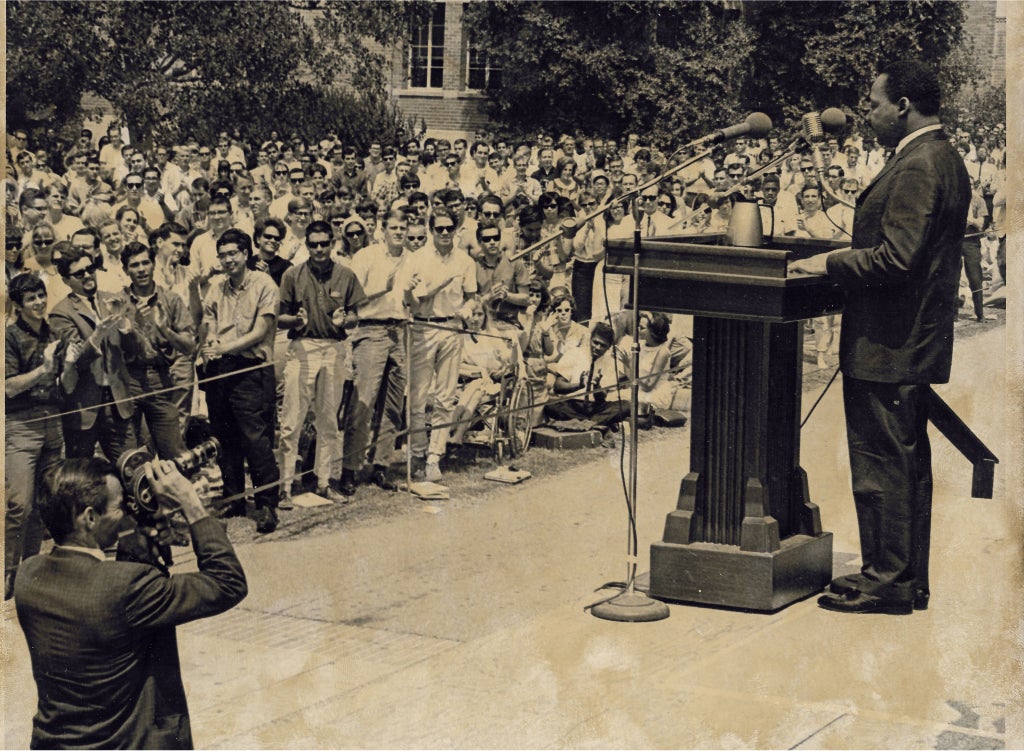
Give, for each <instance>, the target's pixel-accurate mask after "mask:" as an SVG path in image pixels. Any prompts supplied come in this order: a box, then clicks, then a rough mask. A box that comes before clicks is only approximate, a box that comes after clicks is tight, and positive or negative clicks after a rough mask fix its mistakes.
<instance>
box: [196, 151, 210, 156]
mask: <svg viewBox="0 0 1024 751" xmlns="http://www.w3.org/2000/svg"><path fill="white" fill-rule="evenodd" d="M199 156H213V152H212V151H200V152H199Z"/></svg>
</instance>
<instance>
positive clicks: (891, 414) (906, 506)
mask: <svg viewBox="0 0 1024 751" xmlns="http://www.w3.org/2000/svg"><path fill="white" fill-rule="evenodd" d="M929 389H930V386H928V385H919V384H892V383H876V382H873V381H862V380H859V379H856V378H849V377H847V376H845V375H844V376H843V405H844V408H845V411H846V433H847V441H848V443H849V448H850V471H851V474H852V477H853V499H854V503H855V504H856V507H857V523H858V526H859V528H860V547H861V559H862V561H863V567H862V569H861V571H862V574H863V576H864V578H865V580H866V585H865V586H864V587H862V589H863V591H864V592H865V593H867V594H873V595H885V596H892V597H896V598H901V599H909V598H910V597H912V596H913V592H914V590H915V589H923V590H925V591H928V556H929V548H930V547H931V516H932V454H931V444H930V443H929V441H928V396H929Z"/></svg>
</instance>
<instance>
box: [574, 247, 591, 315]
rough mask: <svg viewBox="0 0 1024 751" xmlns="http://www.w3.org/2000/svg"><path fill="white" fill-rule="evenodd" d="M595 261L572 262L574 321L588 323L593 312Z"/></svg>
mask: <svg viewBox="0 0 1024 751" xmlns="http://www.w3.org/2000/svg"><path fill="white" fill-rule="evenodd" d="M596 269H597V261H594V262H593V263H590V262H589V261H579V260H577V261H573V264H572V297H573V299H574V300H575V301H576V320H577V321H589V320H590V316H591V315H592V314H593V311H594V299H593V297H594V271H595V270H596Z"/></svg>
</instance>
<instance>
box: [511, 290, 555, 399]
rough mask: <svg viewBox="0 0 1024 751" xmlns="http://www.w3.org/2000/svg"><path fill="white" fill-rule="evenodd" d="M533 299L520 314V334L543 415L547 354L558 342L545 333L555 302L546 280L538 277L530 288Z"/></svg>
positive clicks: (529, 374)
mask: <svg viewBox="0 0 1024 751" xmlns="http://www.w3.org/2000/svg"><path fill="white" fill-rule="evenodd" d="M526 294H527V300H528V301H529V302H528V303H527V306H526V310H524V311H523V312H522V313H520V314H519V324H520V326H521V327H522V332H521V333H520V334H519V346H520V348H521V349H522V352H523V360H524V361H525V363H526V375H527V378H528V379H529V380H530V387H531V391H532V395H533V403H534V405H535V406H537V413H536V416H537V417H538V418H539V417H540V415H541V413H542V411H543V404H544V402H546V401H547V399H548V383H547V375H548V363H547V358H548V357H549V356H551V355H553V354H554V352H555V344H554V341H553V340H552V338H551V337H550V336H548V337H545V336H544V322H545V321H546V320H547V318H548V310H549V308H550V306H551V295H550V294H548V288H547V286H546V285H545V284H544V282H542V281H540V280H539V279H534V280H533V281H532V282H530V284H529V286H528V287H527V289H526Z"/></svg>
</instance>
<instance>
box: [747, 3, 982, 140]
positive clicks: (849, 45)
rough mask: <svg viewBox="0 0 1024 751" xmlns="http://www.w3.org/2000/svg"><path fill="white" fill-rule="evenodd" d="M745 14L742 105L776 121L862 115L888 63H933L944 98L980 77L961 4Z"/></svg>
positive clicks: (787, 7) (783, 7)
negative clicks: (748, 45) (751, 38)
mask: <svg viewBox="0 0 1024 751" xmlns="http://www.w3.org/2000/svg"><path fill="white" fill-rule="evenodd" d="M743 15H744V21H745V23H746V24H747V25H748V26H749V28H750V29H752V30H753V32H754V34H755V35H756V42H755V45H754V51H753V53H752V55H751V58H750V61H751V71H752V74H751V76H750V77H749V78H748V79H747V81H746V85H745V86H744V87H743V100H744V102H745V103H746V104H747V105H748V106H749V107H751V108H752V109H758V110H762V111H764V112H766V113H768V114H769V115H770V116H771V117H772V118H773V119H775V121H776V122H777V123H779V122H783V121H787V120H788V121H793V120H796V119H798V118H799V117H800V115H802V114H803V113H805V112H809V111H814V110H820V109H823V108H825V107H830V106H831V107H841V108H843V109H846V110H847V112H848V113H851V114H857V115H858V116H859V113H862V112H863V109H864V106H865V104H866V99H867V89H868V88H869V86H870V82H871V81H872V80H873V78H874V77H875V75H876V74H877V71H878V70H879V68H880V67H881V66H882V65H884V64H885V63H886V62H889V61H892V60H900V59H908V58H919V59H922V60H926V61H934V62H936V63H938V64H939V67H940V75H941V78H942V79H943V83H944V84H945V89H946V90H947V91H949V92H955V91H957V90H958V89H959V88H960V87H961V86H963V85H964V84H965V83H967V82H968V81H970V80H973V79H975V78H977V77H978V71H977V69H976V68H975V66H974V64H973V62H972V61H971V59H970V56H969V55H968V54H964V49H963V23H964V19H965V11H964V7H963V3H962V2H960V1H956V2H949V1H948V0H936V1H933V0H910V2H899V3H880V2H874V1H873V0H850V1H849V2H841V3H837V2H827V1H825V0H813V1H809V2H799V3H795V2H781V1H780V0H765V1H764V2H757V3H745V4H744V5H743ZM947 99H951V97H948V98H947Z"/></svg>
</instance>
